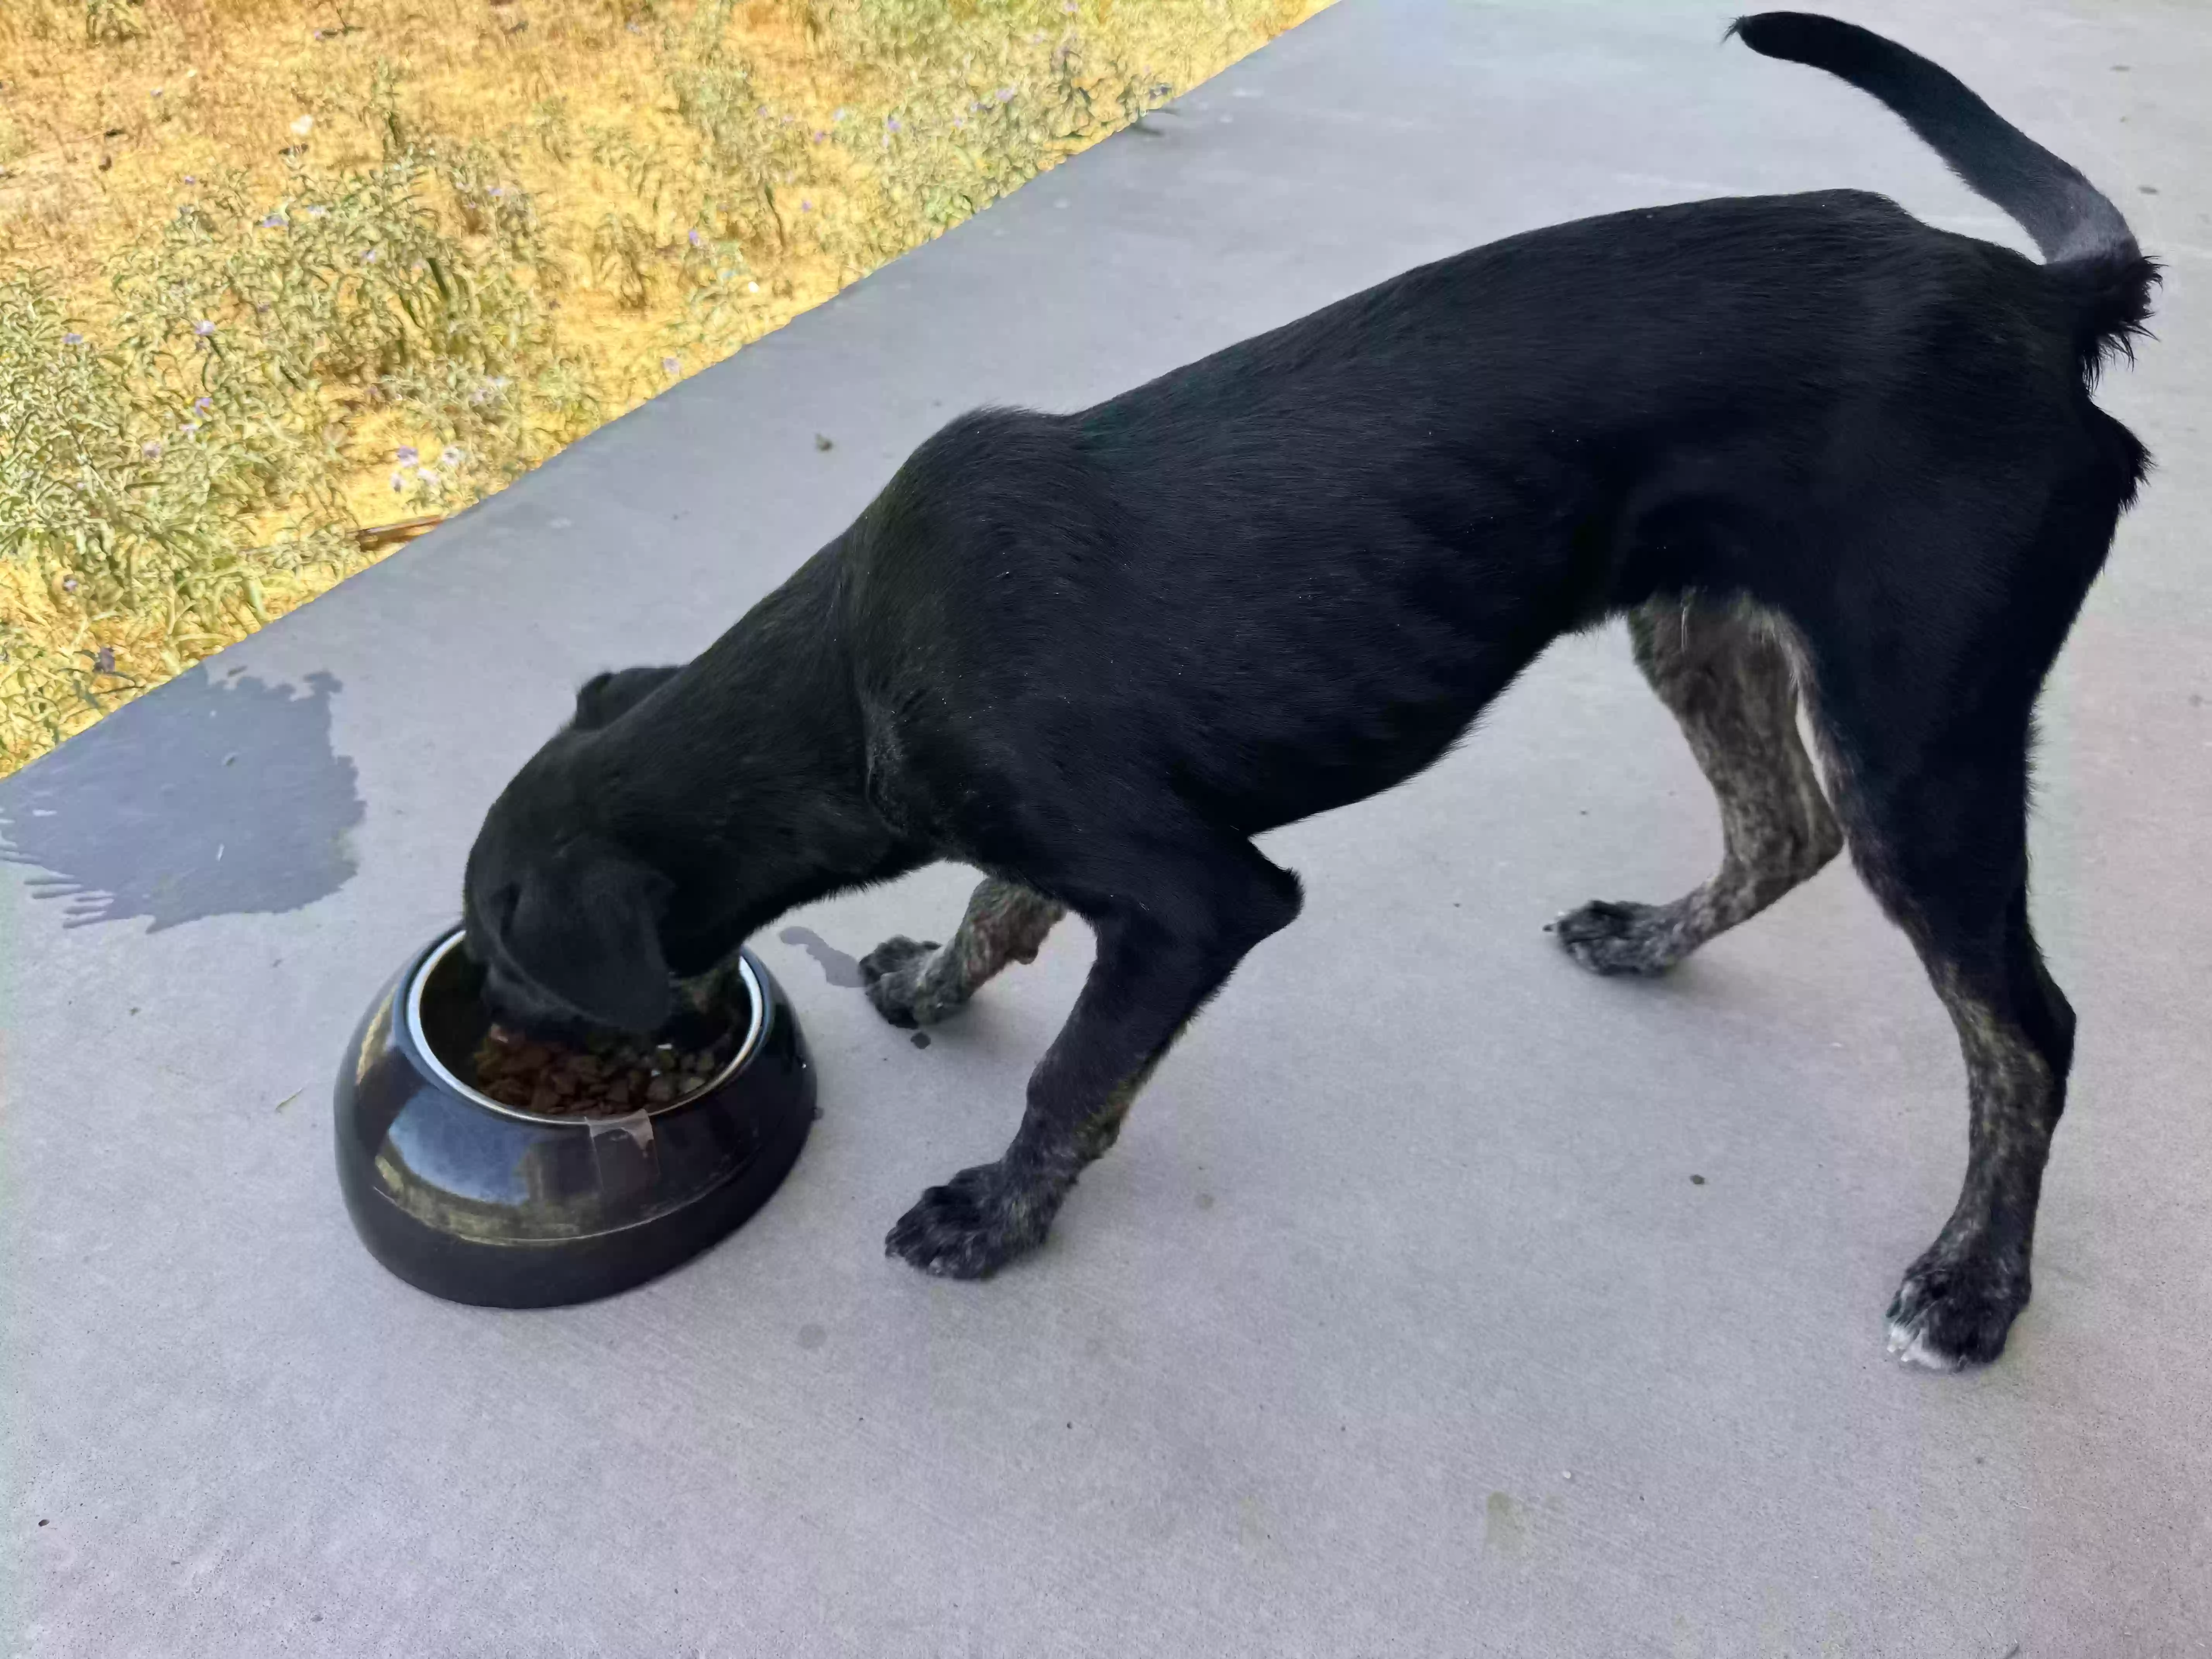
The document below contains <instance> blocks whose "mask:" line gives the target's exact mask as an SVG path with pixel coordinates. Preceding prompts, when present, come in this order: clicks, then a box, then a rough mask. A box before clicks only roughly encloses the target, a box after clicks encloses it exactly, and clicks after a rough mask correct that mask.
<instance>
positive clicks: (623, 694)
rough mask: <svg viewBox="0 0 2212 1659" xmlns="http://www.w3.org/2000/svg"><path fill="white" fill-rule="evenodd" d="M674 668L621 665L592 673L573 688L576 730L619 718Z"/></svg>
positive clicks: (671, 675) (664, 681) (673, 673)
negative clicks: (604, 672) (619, 667)
mask: <svg viewBox="0 0 2212 1659" xmlns="http://www.w3.org/2000/svg"><path fill="white" fill-rule="evenodd" d="M677 672H678V671H677V670H676V669H674V668H672V667H671V668H623V669H617V670H616V671H614V672H612V673H607V674H594V675H592V678H589V679H587V680H586V681H585V682H584V683H583V684H582V685H580V686H579V687H577V689H576V718H575V720H574V725H575V726H576V728H577V729H578V730H579V731H583V732H589V731H592V729H594V728H595V727H598V726H605V725H608V724H610V723H611V722H612V721H615V720H620V719H621V718H622V717H623V715H624V714H628V713H629V711H630V710H631V709H633V708H635V707H636V706H637V705H638V704H639V703H641V702H644V701H645V700H646V698H647V697H648V696H652V695H653V693H654V692H655V691H658V690H659V689H660V688H661V687H662V686H663V685H665V684H667V683H668V682H669V681H670V680H671V679H673V678H675V677H676V674H677Z"/></svg>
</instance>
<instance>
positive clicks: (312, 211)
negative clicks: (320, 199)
mask: <svg viewBox="0 0 2212 1659" xmlns="http://www.w3.org/2000/svg"><path fill="white" fill-rule="evenodd" d="M329 211H330V210H329V209H328V208H326V207H324V206H322V205H321V204H316V205H315V206H313V207H311V208H309V209H308V210H307V216H308V217H309V218H310V219H319V218H321V217H323V216H324V215H325V214H327V213H328V212H329Z"/></svg>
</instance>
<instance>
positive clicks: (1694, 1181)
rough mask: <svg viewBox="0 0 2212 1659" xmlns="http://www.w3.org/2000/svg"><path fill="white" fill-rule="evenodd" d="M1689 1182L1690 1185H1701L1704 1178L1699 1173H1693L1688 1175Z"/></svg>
mask: <svg viewBox="0 0 2212 1659" xmlns="http://www.w3.org/2000/svg"><path fill="white" fill-rule="evenodd" d="M1690 1184H1691V1185H1692V1187H1702V1186H1704V1185H1705V1176H1701V1175H1693V1176H1691V1177H1690Z"/></svg>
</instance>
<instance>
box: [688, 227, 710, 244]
mask: <svg viewBox="0 0 2212 1659" xmlns="http://www.w3.org/2000/svg"><path fill="white" fill-rule="evenodd" d="M690 240H691V246H693V247H704V246H707V239H706V238H705V237H704V236H702V235H701V234H699V233H698V232H697V231H696V230H695V231H693V232H692V233H691V237H690Z"/></svg>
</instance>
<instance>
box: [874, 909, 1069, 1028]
mask: <svg viewBox="0 0 2212 1659" xmlns="http://www.w3.org/2000/svg"><path fill="white" fill-rule="evenodd" d="M1060 915H1061V908H1060V905H1059V904H1058V903H1057V902H1055V901H1054V900H1052V899H1048V898H1046V897H1045V896H1043V895H1042V894H1039V893H1033V892H1031V891H1030V890H1029V889H1028V888H1026V887H1024V886H1021V885H1020V884H1018V883H1015V882H1010V881H1004V880H1001V879H1000V878H998V877H996V876H987V877H985V878H983V882H982V884H981V886H979V887H977V888H976V890H975V894H974V896H972V897H970V898H969V901H968V914H967V915H964V916H963V917H961V919H960V927H959V930H958V931H957V933H954V934H953V935H952V938H951V940H950V941H949V942H947V943H945V944H944V945H939V944H937V943H936V942H934V941H933V940H923V941H921V942H917V941H915V940H914V939H908V938H906V937H904V936H903V935H902V936H900V937H899V938H897V939H885V940H884V942H883V943H882V944H881V945H878V946H876V948H875V949H874V950H872V951H869V952H868V954H867V955H866V956H865V957H861V958H860V977H861V979H862V981H864V982H865V983H866V986H867V989H868V1000H869V1001H870V1002H872V1003H873V1004H875V1006H876V1012H878V1013H879V1014H881V1015H882V1016H883V1017H884V1018H885V1019H887V1020H889V1021H890V1023H891V1024H894V1025H915V1026H920V1025H934V1024H937V1023H938V1021H939V1020H941V1019H943V1018H945V1017H946V1016H948V1015H950V1014H951V1013H953V1012H957V1010H959V1009H960V1008H962V1007H963V1006H966V1004H967V1001H968V999H969V998H970V997H972V996H974V995H975V993H976V992H977V990H979V989H980V988H981V987H982V986H983V985H984V983H985V982H986V981H988V980H990V979H991V978H992V977H993V976H994V975H996V974H997V973H998V972H999V970H1000V969H1002V968H1004V967H1005V966H1006V964H1007V963H1010V962H1034V961H1036V953H1037V951H1038V950H1039V949H1040V948H1042V945H1043V944H1044V941H1045V935H1046V934H1048V933H1050V932H1052V925H1053V923H1054V922H1056V921H1059V920H1060Z"/></svg>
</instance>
